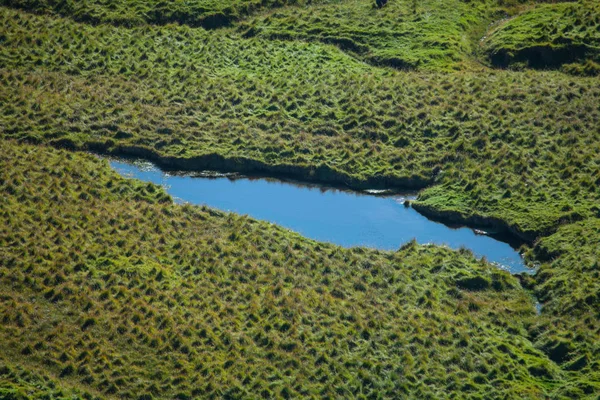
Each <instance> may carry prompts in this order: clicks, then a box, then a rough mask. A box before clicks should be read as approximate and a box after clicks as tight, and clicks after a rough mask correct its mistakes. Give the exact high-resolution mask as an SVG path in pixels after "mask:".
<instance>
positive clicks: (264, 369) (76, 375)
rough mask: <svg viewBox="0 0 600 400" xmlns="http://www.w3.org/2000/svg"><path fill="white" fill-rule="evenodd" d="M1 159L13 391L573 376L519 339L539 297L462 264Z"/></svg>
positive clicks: (120, 392)
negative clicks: (48, 385) (28, 386)
mask: <svg viewBox="0 0 600 400" xmlns="http://www.w3.org/2000/svg"><path fill="white" fill-rule="evenodd" d="M0 154H2V158H1V163H2V164H1V167H2V168H0V171H1V172H0V182H1V190H2V192H3V193H5V194H6V195H5V196H4V199H3V201H2V203H0V204H1V207H2V208H1V209H0V215H1V216H2V224H1V227H2V228H1V229H2V230H1V234H0V240H1V242H0V244H1V246H0V248H2V250H1V252H0V261H1V262H0V266H1V267H0V289H1V293H2V296H1V297H0V301H1V304H2V307H0V310H2V311H1V313H0V318H1V319H2V325H1V328H0V354H1V355H2V356H1V357H0V362H1V361H2V360H11V363H12V364H13V366H12V367H10V371H13V372H12V375H11V376H13V378H12V381H15V377H14V375H15V372H14V370H15V368H16V367H15V365H16V366H20V368H26V369H29V370H31V371H34V372H35V371H44V374H48V376H49V379H51V380H59V381H60V382H64V383H65V385H66V387H67V388H71V389H73V390H75V389H77V390H84V389H85V390H88V391H90V393H92V394H94V395H96V394H100V395H106V396H107V397H109V398H112V397H115V398H140V396H141V395H142V394H149V395H152V396H154V397H157V398H176V397H181V398H184V397H189V396H194V397H195V396H201V397H215V396H216V397H221V396H225V395H229V396H231V397H246V396H259V397H271V396H275V397H297V396H317V397H328V396H331V397H336V396H342V397H354V396H356V397H360V396H361V395H363V396H366V397H372V396H378V395H382V396H385V397H395V396H398V395H400V394H403V395H406V396H413V397H420V398H425V397H431V398H439V397H440V396H446V395H450V394H452V393H454V394H459V393H462V392H464V393H467V392H468V393H470V395H471V397H472V398H477V397H478V396H480V395H483V396H485V397H488V396H492V397H496V396H509V397H521V398H538V397H541V396H543V395H544V393H550V392H551V390H552V388H553V387H554V386H555V385H556V383H557V382H561V381H562V379H564V378H565V377H567V376H566V375H565V374H564V373H563V372H562V371H561V370H560V369H559V368H557V367H556V366H555V365H554V364H553V363H552V362H550V361H549V360H548V359H547V357H546V355H545V354H544V353H543V352H542V351H541V350H539V349H536V348H535V347H534V346H533V345H532V343H531V342H530V341H529V340H528V338H527V329H526V328H527V321H533V320H534V319H535V313H534V309H533V302H532V299H531V297H530V295H529V294H528V293H527V292H525V291H524V290H523V289H522V288H521V286H520V284H519V282H518V280H517V279H516V278H515V277H512V276H510V275H509V274H508V273H507V272H504V271H500V270H498V269H496V268H494V267H493V266H491V265H489V264H487V263H486V262H484V261H478V260H476V259H474V258H473V256H472V255H471V254H470V253H469V252H465V251H463V252H456V251H451V250H449V249H444V248H438V247H433V246H419V245H416V244H415V243H409V244H408V245H406V246H403V247H402V249H400V250H399V251H397V252H380V251H374V250H366V249H360V248H356V249H343V248H340V247H337V246H334V245H330V244H323V243H317V242H314V241H311V240H308V239H304V238H302V237H300V236H299V235H297V234H295V233H292V232H290V231H287V230H284V229H281V228H278V227H276V226H274V225H271V224H268V223H264V222H257V221H254V220H252V219H249V218H248V217H242V216H236V215H234V214H224V213H221V212H217V211H213V210H211V209H207V208H200V207H193V206H179V205H174V204H172V203H171V201H170V199H169V198H168V196H166V195H165V194H164V192H163V190H162V189H161V188H159V187H156V186H154V185H152V184H143V183H141V182H136V181H129V180H125V179H123V178H120V177H119V176H118V175H117V174H116V173H115V172H112V171H111V170H110V168H109V166H108V164H107V162H106V161H100V160H98V159H96V158H95V157H93V156H90V155H84V154H72V153H69V152H65V151H57V150H52V149H49V148H45V147H40V146H35V147H34V146H24V145H17V144H16V143H14V142H12V141H6V140H4V141H2V142H0ZM475 283H477V285H474V284H475ZM471 287H472V288H473V289H469V288H471ZM474 288H478V289H477V290H475V289H474ZM3 371H4V370H3ZM5 372H6V371H5Z"/></svg>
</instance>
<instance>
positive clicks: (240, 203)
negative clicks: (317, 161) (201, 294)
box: [110, 159, 530, 273]
mask: <svg viewBox="0 0 600 400" xmlns="http://www.w3.org/2000/svg"><path fill="white" fill-rule="evenodd" d="M110 164H111V166H112V167H113V168H114V169H115V170H116V171H117V172H119V173H120V174H121V175H123V176H127V177H133V178H137V179H140V180H143V181H149V182H153V183H155V184H159V185H162V186H164V187H165V188H166V190H167V192H168V193H169V194H170V195H171V196H173V197H174V198H177V199H180V200H181V201H182V202H189V203H193V204H199V205H208V206H210V207H214V208H217V209H220V210H223V211H231V212H235V213H238V214H247V215H249V216H251V217H253V218H256V219H261V220H266V221H269V222H272V223H275V224H278V225H281V226H284V227H286V228H289V229H291V230H294V231H296V232H298V233H300V234H302V235H304V236H306V237H309V238H311V239H315V240H319V241H324V242H330V243H334V244H338V245H341V246H344V247H354V246H365V247H371V248H377V249H382V250H397V249H398V248H399V247H400V246H401V245H402V244H404V243H406V242H408V241H410V240H412V239H413V238H414V239H416V240H417V242H419V243H421V244H436V245H446V246H448V247H450V248H453V249H459V248H466V249H469V250H471V251H472V252H473V254H475V256H477V257H486V259H487V260H488V261H490V262H492V263H495V264H496V265H498V266H499V267H501V268H504V269H506V270H509V271H510V272H512V273H518V272H524V271H530V270H529V269H528V268H527V267H526V266H525V263H524V261H523V259H522V258H521V256H520V255H519V253H518V252H517V251H516V250H515V248H514V247H511V245H510V244H509V243H506V242H505V241H502V239H505V240H506V239H508V238H503V237H502V236H501V235H497V236H498V237H497V238H496V235H494V234H493V233H492V234H491V235H489V234H487V233H486V234H484V232H483V231H477V230H473V229H470V228H466V227H463V226H447V225H444V224H441V223H438V222H434V221H431V220H429V219H427V218H426V217H424V216H423V215H421V214H419V213H418V212H417V211H415V210H414V209H412V208H411V207H406V206H405V201H406V200H411V199H414V198H415V197H416V193H414V192H413V193H393V194H391V193H387V192H381V191H372V192H373V193H371V194H369V193H363V192H356V191H350V190H348V189H344V188H337V187H327V186H322V185H314V184H306V183H302V182H295V181H282V180H280V179H273V178H264V177H257V176H252V177H246V176H241V175H239V174H223V173H219V172H207V171H205V172H195V173H189V172H185V173H180V172H177V171H161V170H160V169H158V168H157V167H155V166H154V165H153V164H152V163H149V162H146V161H142V162H140V161H132V160H124V159H110ZM207 178H208V179H207ZM476 232H478V233H476ZM497 239H501V240H497ZM513 245H516V247H518V246H520V243H513Z"/></svg>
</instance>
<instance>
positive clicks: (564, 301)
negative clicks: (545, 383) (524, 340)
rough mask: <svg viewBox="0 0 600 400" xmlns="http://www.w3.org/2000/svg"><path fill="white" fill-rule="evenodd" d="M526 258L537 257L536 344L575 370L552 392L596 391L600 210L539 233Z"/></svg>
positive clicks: (599, 382) (580, 394)
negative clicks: (552, 231) (570, 378)
mask: <svg viewBox="0 0 600 400" xmlns="http://www.w3.org/2000/svg"><path fill="white" fill-rule="evenodd" d="M529 257H530V258H532V259H535V260H538V261H541V265H540V267H539V271H538V273H537V274H536V277H535V280H536V282H535V284H534V285H533V286H532V288H533V289H534V291H535V293H536V296H537V297H538V298H539V299H540V301H541V302H542V303H543V313H544V315H545V316H546V317H547V318H544V319H541V320H540V321H537V322H536V323H534V324H533V325H531V326H530V328H529V330H530V335H531V339H532V341H533V343H534V345H535V347H536V348H538V349H540V350H542V351H544V352H545V353H546V354H548V357H549V358H550V359H551V360H552V361H554V362H555V363H556V364H557V365H559V366H560V367H561V368H562V369H563V370H565V371H572V373H573V375H574V376H576V378H575V379H574V381H573V382H570V383H569V384H567V385H561V386H560V387H559V388H558V389H557V390H556V395H557V397H559V396H564V397H565V398H585V397H588V396H589V397H591V398H593V397H594V396H597V395H598V393H600V372H599V371H600V322H599V321H600V266H599V260H600V215H597V216H596V217H595V218H590V219H588V220H585V221H581V222H577V223H574V224H570V225H567V226H564V227H561V228H560V229H559V230H558V231H557V232H556V233H555V234H553V235H551V236H548V237H545V238H543V239H541V240H540V241H539V242H538V243H537V245H536V246H535V247H534V248H533V250H532V252H531V254H530V255H529Z"/></svg>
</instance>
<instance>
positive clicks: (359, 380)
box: [0, 0, 600, 399]
mask: <svg viewBox="0 0 600 400" xmlns="http://www.w3.org/2000/svg"><path fill="white" fill-rule="evenodd" d="M505 3H506V4H505ZM516 3H518V2H498V3H495V2H481V1H476V2H471V3H465V2H460V1H456V0H448V1H447V2H442V3H436V2H430V1H423V2H419V5H418V7H417V10H416V12H414V11H413V10H411V8H410V7H411V2H407V1H401V0H397V1H393V0H391V2H390V3H389V4H388V5H387V6H386V7H385V8H383V9H381V10H377V9H374V8H372V4H371V3H370V2H357V1H354V0H349V1H345V2H330V3H318V4H304V3H298V4H297V5H292V6H283V7H281V8H278V9H277V10H270V8H272V7H273V6H279V5H283V4H279V3H277V4H276V3H261V4H257V5H250V3H248V2H244V3H241V2H239V3H219V5H216V4H214V5H206V4H208V3H206V4H204V5H201V4H200V3H196V2H172V3H164V4H162V5H161V3H158V2H137V1H128V2H124V1H112V0H111V1H106V2H70V1H66V2H60V3H59V2H54V1H48V2H42V1H37V0H35V1H28V2H16V1H10V2H9V1H4V2H3V3H2V4H5V5H10V6H11V7H12V8H7V7H2V8H0V27H1V28H0V104H2V106H0V137H1V140H0V167H1V168H0V186H1V188H0V190H2V194H3V197H2V200H1V201H0V215H1V218H2V224H0V293H2V295H0V304H1V306H0V318H1V320H2V324H0V397H2V396H4V397H8V398H10V397H9V396H12V397H13V398H19V397H18V396H21V395H22V394H24V393H29V396H31V397H40V398H44V397H45V398H49V397H52V396H54V397H55V398H61V397H67V398H70V397H72V396H75V397H83V398H93V397H101V398H104V397H108V398H139V399H150V398H179V399H186V398H191V397H212V398H216V397H229V398H243V397H331V398H333V397H344V398H347V397H362V398H377V397H398V396H406V397H413V398H440V397H461V398H462V397H466V398H547V397H550V398H565V399H566V398H586V397H587V398H590V399H596V398H597V394H598V393H599V392H600V375H599V373H598V372H597V371H600V361H599V360H600V348H599V343H600V326H599V324H598V321H599V320H600V315H599V314H598V310H600V285H599V284H598V282H600V281H599V279H598V278H599V276H598V269H599V266H598V259H599V258H600V254H599V253H598V249H599V248H600V222H599V221H600V211H599V204H600V123H599V121H600V109H599V108H598V104H600V78H599V77H597V76H594V75H595V73H596V72H594V71H596V64H595V63H597V49H596V47H597V33H598V30H597V28H598V21H597V15H598V14H597V13H596V12H595V11H594V10H595V8H594V7H597V6H596V3H595V2H582V1H580V2H572V3H557V4H549V5H535V6H534V5H531V4H526V5H518V4H516ZM220 7H221V8H220ZM15 8H17V9H18V8H21V9H26V10H29V11H35V12H36V13H37V14H38V15H34V14H31V13H29V12H25V11H23V10H17V9H15ZM503 9H506V10H507V11H509V12H510V13H512V14H513V16H514V18H513V19H510V20H507V21H499V22H497V23H495V24H492V25H491V26H490V29H489V32H488V33H487V34H485V30H486V24H488V23H490V22H492V21H493V20H496V19H497V18H498V17H499V16H500V14H499V13H500V12H501V11H502V10H503ZM223 10H225V11H223ZM215 13H216V14H215ZM213 14H215V15H224V16H225V17H224V18H225V19H222V20H220V21H224V23H226V24H232V26H231V27H230V28H225V29H217V30H212V31H206V30H204V29H202V28H195V27H197V26H202V25H206V24H205V22H203V21H204V20H203V18H205V17H207V16H209V15H213ZM219 18H221V17H219ZM238 19H243V21H242V22H239V23H238V22H235V21H237V20H238ZM78 21H79V22H78ZM171 22H175V23H176V24H171ZM165 24H166V25H165ZM484 35H485V36H486V37H485V38H484V39H483V40H482V41H481V42H480V43H481V44H480V45H478V44H477V43H478V40H479V38H480V37H481V36H484ZM582 46H583V47H585V48H586V49H587V50H586V51H585V52H584V53H581V54H580V53H578V52H574V53H573V54H575V55H576V56H577V57H575V58H573V59H569V60H566V61H565V60H564V59H561V58H556V59H557V60H559V61H560V62H558V63H554V64H552V65H550V64H548V65H539V64H536V62H535V61H536V59H535V58H531V57H536V55H535V54H536V52H538V53H539V51H542V50H540V49H546V50H543V51H550V53H548V54H550V55H552V57H554V56H556V54H559V55H560V54H561V53H560V52H564V51H567V52H571V50H573V49H575V50H576V49H578V48H581V47H582ZM532 49H533V50H532ZM548 49H549V50H548ZM534 50H535V51H534ZM503 52H504V53H503ZM497 54H506V55H507V56H506V57H508V58H506V60H508V61H507V63H506V64H501V66H508V67H510V69H509V70H499V69H492V68H489V67H487V66H486V65H484V64H480V63H479V62H478V59H481V60H483V59H485V58H487V59H488V61H489V60H490V59H491V61H492V63H493V62H494V59H493V57H495V55H497ZM538 55H539V54H538ZM567 61H568V62H567ZM386 64H387V65H393V66H396V67H402V68H404V69H406V70H405V71H399V70H397V69H392V68H379V67H376V66H374V65H386ZM496 64H498V63H496ZM539 67H543V68H555V69H560V70H557V71H537V70H535V69H531V68H539ZM564 72H568V74H565V73H564ZM576 75H590V77H583V76H576ZM22 142H28V143H30V144H36V145H37V146H31V145H25V144H23V143H22ZM45 145H51V146H52V147H62V148H68V149H71V150H95V151H100V152H104V153H113V154H132V155H138V156H143V157H146V158H148V159H152V160H154V161H157V162H158V163H160V164H162V165H166V166H174V167H177V168H182V169H201V168H211V169H224V170H234V171H241V172H254V173H256V172H258V173H262V174H267V175H277V174H279V175H285V176H288V177H289V176H291V177H294V178H297V179H303V180H307V181H319V182H326V183H334V184H339V185H347V186H350V187H353V188H360V189H362V188H368V187H393V188H402V187H411V188H416V189H423V190H422V191H421V193H420V194H419V198H418V200H417V201H415V202H414V207H415V208H417V209H418V210H420V211H421V212H424V213H426V214H427V215H430V216H434V217H436V218H439V219H446V220H455V221H459V222H463V223H464V222H468V223H471V224H483V225H486V224H488V225H491V226H492V227H494V228H497V229H499V230H509V231H510V232H512V233H513V234H515V235H517V236H521V237H522V238H525V239H528V240H529V241H530V246H531V248H530V249H528V250H527V257H528V259H529V260H530V261H531V262H532V263H535V264H536V265H537V272H536V274H535V275H534V276H521V277H519V279H520V282H519V281H517V279H516V278H515V277H511V276H509V275H507V274H505V273H503V272H500V271H497V270H495V269H493V267H491V266H490V265H489V264H487V263H486V262H485V261H482V260H475V259H473V257H472V256H471V255H470V254H469V253H468V252H466V251H461V252H453V251H450V250H448V249H442V248H436V247H430V246H418V245H416V244H415V243H409V244H407V245H405V246H403V247H402V248H401V249H400V250H399V251H397V252H393V253H391V252H390V253H388V252H378V251H373V250H365V249H342V248H339V247H336V246H332V245H328V244H322V243H316V242H313V241H310V240H307V239H304V238H301V237H300V236H298V235H296V234H294V233H292V232H289V231H286V230H284V229H281V228H278V227H275V226H272V225H269V224H265V223H261V222H256V221H253V220H251V219H249V218H247V217H240V216H236V215H230V214H223V213H220V212H217V211H214V210H210V209H206V208H196V207H190V206H184V207H181V206H175V205H173V204H171V200H170V198H169V196H168V195H166V194H165V193H164V192H163V191H162V189H160V188H157V187H155V186H153V185H147V184H143V183H141V182H135V181H128V180H124V179H122V178H119V177H118V176H117V175H116V174H115V173H113V172H110V170H109V169H108V166H107V164H106V163H105V162H101V161H98V160H97V159H95V158H94V157H92V156H89V155H82V154H80V153H70V152H66V151H58V150H52V149H51V148H48V147H45ZM521 284H522V285H523V287H524V288H525V289H523V288H522V287H521ZM477 288H484V290H474V289H477ZM531 293H533V294H535V295H536V296H537V297H538V298H539V299H540V301H541V302H542V303H543V311H542V315H541V316H536V315H535V314H534V312H533V307H532V304H533V300H532V297H531ZM21 397H22V396H21Z"/></svg>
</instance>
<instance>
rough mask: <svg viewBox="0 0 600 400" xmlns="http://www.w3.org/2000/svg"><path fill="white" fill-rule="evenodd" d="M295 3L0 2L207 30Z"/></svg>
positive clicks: (84, 18) (79, 16)
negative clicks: (199, 27) (264, 10)
mask: <svg viewBox="0 0 600 400" xmlns="http://www.w3.org/2000/svg"><path fill="white" fill-rule="evenodd" d="M288 3H291V4H293V3H295V1H294V0H292V1H289V2H288V1H287V0H283V1H282V0H227V1H223V0H220V1H216V0H192V1H178V0H168V1H160V0H86V1H78V0H64V1H58V0H2V1H0V4H2V5H4V6H9V7H14V8H21V9H24V10H27V11H32V12H36V13H47V14H55V15H61V16H65V17H69V18H73V19H75V20H77V21H81V22H86V23H93V24H102V23H108V24H114V25H123V26H139V25H145V24H159V25H164V24H171V23H179V24H185V25H190V26H194V27H197V26H201V27H204V28H208V29H213V28H219V27H223V26H227V25H230V24H231V23H233V22H235V21H236V20H238V19H240V18H243V17H244V16H246V15H248V14H251V13H253V12H257V11H259V10H263V9H270V8H273V7H280V6H282V5H284V4H288Z"/></svg>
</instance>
